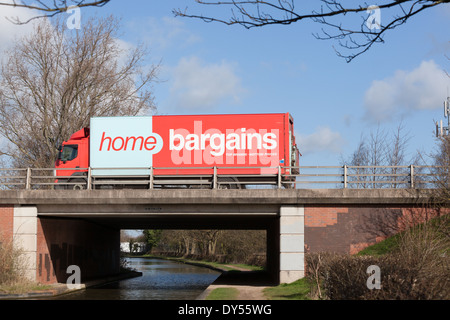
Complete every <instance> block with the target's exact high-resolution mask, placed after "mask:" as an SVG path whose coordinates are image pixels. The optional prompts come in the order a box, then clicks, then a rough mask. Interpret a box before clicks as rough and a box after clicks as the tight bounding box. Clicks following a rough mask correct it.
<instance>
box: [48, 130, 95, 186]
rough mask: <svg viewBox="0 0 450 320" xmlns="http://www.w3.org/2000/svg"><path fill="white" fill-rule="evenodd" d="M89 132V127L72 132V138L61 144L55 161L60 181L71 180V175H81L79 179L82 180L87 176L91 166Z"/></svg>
mask: <svg viewBox="0 0 450 320" xmlns="http://www.w3.org/2000/svg"><path fill="white" fill-rule="evenodd" d="M89 133H90V132H89V128H83V129H81V130H79V131H77V132H75V133H74V134H72V136H71V137H70V139H69V140H68V141H64V142H63V144H62V145H61V147H60V152H59V154H58V159H57V160H56V163H55V168H57V170H56V173H55V175H56V177H57V178H58V177H60V178H58V181H57V182H58V183H64V182H69V180H70V179H69V177H79V178H77V179H78V180H80V179H82V177H84V176H86V173H87V169H88V167H89ZM64 169H67V170H64ZM63 177H64V178H63ZM72 180H73V179H72ZM84 181H85V180H84V179H83V182H84ZM75 182H76V181H75ZM78 182H82V181H78Z"/></svg>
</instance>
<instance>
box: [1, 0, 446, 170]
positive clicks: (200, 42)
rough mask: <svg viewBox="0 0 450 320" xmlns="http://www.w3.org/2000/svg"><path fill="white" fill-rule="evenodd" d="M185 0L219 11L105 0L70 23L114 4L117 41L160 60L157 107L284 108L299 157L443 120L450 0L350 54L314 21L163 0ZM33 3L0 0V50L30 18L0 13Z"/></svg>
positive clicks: (306, 159) (308, 159) (414, 142)
mask: <svg viewBox="0 0 450 320" xmlns="http://www.w3.org/2000/svg"><path fill="white" fill-rule="evenodd" d="M186 6H187V7H188V8H189V10H190V11H191V12H192V13H204V14H210V13H211V14H215V13H217V12H219V11H220V9H219V11H217V10H218V9H213V8H210V7H209V6H207V7H205V6H200V7H198V6H196V5H195V2H194V1H193V0H185V1H178V0H171V1H145V0H133V1H122V0H112V1H111V2H110V3H108V4H107V5H106V6H104V7H102V8H85V9H81V11H80V18H81V20H80V27H81V28H82V27H83V21H86V20H87V19H88V18H89V17H106V16H109V15H114V16H116V17H117V18H120V19H121V25H122V28H121V30H120V43H121V44H123V45H124V46H125V47H130V48H132V47H134V46H137V45H138V44H140V43H141V44H143V45H145V46H146V47H147V48H148V50H149V55H148V56H147V58H146V60H145V63H146V64H148V65H151V64H157V63H160V65H161V67H160V73H159V81H158V82H157V83H155V84H154V85H153V90H154V96H155V102H156V105H157V113H158V114H233V113H279V112H283V113H284V112H289V113H291V114H292V116H293V118H294V127H295V133H296V140H297V144H298V147H299V149H300V152H301V153H302V157H301V159H300V164H301V165H304V166H316V165H317V166H334V165H341V164H342V161H343V159H348V158H349V156H350V155H351V154H352V153H353V152H354V151H355V149H356V147H357V145H358V143H359V141H360V139H361V137H364V136H368V135H370V133H371V132H375V131H376V130H377V128H381V129H383V130H385V131H386V132H387V133H391V132H392V133H393V132H394V131H395V130H396V129H397V127H398V126H399V125H400V123H401V124H402V125H403V127H404V130H405V132H406V133H407V134H409V137H410V140H409V144H408V146H409V148H408V151H409V152H410V154H411V155H412V154H414V153H415V152H416V151H417V150H419V151H421V152H422V153H424V154H428V153H430V152H432V150H433V149H434V148H435V146H436V138H435V136H434V132H435V124H434V123H435V121H437V120H441V119H443V120H444V123H446V119H444V113H443V102H444V100H445V99H446V98H447V95H448V92H450V78H449V77H448V76H447V75H446V74H445V72H444V71H447V72H449V73H450V60H449V58H447V57H450V32H449V31H450V5H442V6H438V7H437V8H432V9H429V10H425V11H423V12H422V13H421V14H419V15H417V16H415V17H413V18H412V19H411V20H409V21H408V22H407V23H406V24H405V25H402V26H400V27H398V28H397V29H395V30H392V31H390V32H389V33H388V34H387V35H386V36H385V43H382V44H375V45H374V46H373V47H372V48H371V49H370V50H369V51H368V52H366V53H364V54H362V55H360V56H359V57H357V58H356V59H354V60H353V61H352V62H350V63H347V62H346V61H345V60H344V59H343V58H340V57H338V56H337V55H336V53H335V51H334V49H333V46H337V45H338V44H337V42H335V41H332V40H326V41H324V40H318V39H316V38H315V37H314V36H313V34H314V33H320V32H321V28H322V26H321V25H318V24H317V23H313V22H311V21H304V22H299V23H294V24H291V25H287V26H269V27H263V28H255V29H250V30H247V29H245V28H243V27H241V26H226V25H223V24H220V23H205V22H203V21H201V20H197V19H190V18H181V17H174V15H173V13H172V10H173V9H174V8H182V9H184V8H185V7H186ZM213 10H214V11H213ZM222 10H225V9H222ZM221 13H223V11H222V12H221ZM33 14H34V13H32V12H29V11H27V10H25V9H17V8H16V9H13V8H0V50H4V49H6V48H7V47H8V46H9V45H10V44H11V43H12V41H13V39H14V37H20V36H22V35H25V34H27V33H28V32H30V31H31V28H32V25H31V24H28V25H22V26H19V25H13V24H11V22H9V21H7V20H6V19H4V18H3V17H5V16H9V17H10V16H19V17H20V18H27V17H30V16H32V15H33ZM368 14H369V13H368ZM63 15H65V16H66V17H67V19H69V18H70V17H71V14H70V13H64V14H63ZM225 15H226V13H225ZM383 17H384V12H383V10H382V11H381V16H380V19H381V22H383ZM385 18H388V16H385ZM339 19H342V21H343V22H345V19H346V17H340V18H339Z"/></svg>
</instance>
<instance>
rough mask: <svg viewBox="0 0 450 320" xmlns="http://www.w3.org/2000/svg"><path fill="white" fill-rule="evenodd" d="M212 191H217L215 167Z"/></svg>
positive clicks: (215, 169)
mask: <svg viewBox="0 0 450 320" xmlns="http://www.w3.org/2000/svg"><path fill="white" fill-rule="evenodd" d="M212 187H213V189H217V167H216V166H214V175H213V186H212Z"/></svg>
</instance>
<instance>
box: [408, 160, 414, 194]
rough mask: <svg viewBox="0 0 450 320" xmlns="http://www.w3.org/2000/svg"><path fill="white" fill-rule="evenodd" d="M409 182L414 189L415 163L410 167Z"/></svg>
mask: <svg viewBox="0 0 450 320" xmlns="http://www.w3.org/2000/svg"><path fill="white" fill-rule="evenodd" d="M409 179H410V180H409V183H410V187H411V189H414V187H415V185H414V165H413V164H412V165H411V166H410V167H409Z"/></svg>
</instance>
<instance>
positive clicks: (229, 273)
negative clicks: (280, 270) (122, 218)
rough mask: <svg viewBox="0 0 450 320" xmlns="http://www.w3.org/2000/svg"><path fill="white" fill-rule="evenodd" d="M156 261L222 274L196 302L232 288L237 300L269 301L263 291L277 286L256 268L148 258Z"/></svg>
mask: <svg viewBox="0 0 450 320" xmlns="http://www.w3.org/2000/svg"><path fill="white" fill-rule="evenodd" d="M147 257H152V258H155V259H163V260H169V261H177V262H179V263H184V264H190V265H194V266H198V267H202V268H209V269H211V270H215V271H218V272H220V273H221V274H220V276H219V277H218V278H217V279H216V280H215V281H214V282H213V283H211V284H210V285H209V286H208V287H207V288H206V289H205V290H204V291H203V292H202V293H201V294H200V295H199V296H198V297H197V298H196V300H207V299H208V296H209V295H210V294H211V293H212V292H213V291H214V290H215V289H219V290H220V289H224V288H232V289H236V290H237V291H238V294H237V295H236V298H235V300H267V297H266V296H265V295H264V292H263V290H264V289H265V288H268V287H273V286H276V283H274V282H273V281H270V280H268V279H269V278H270V277H269V276H268V274H267V273H266V272H264V271H262V270H258V269H259V268H257V267H254V266H245V265H241V264H238V265H233V264H220V263H213V262H207V261H195V260H189V259H183V258H174V257H163V256H154V255H152V256H147Z"/></svg>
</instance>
